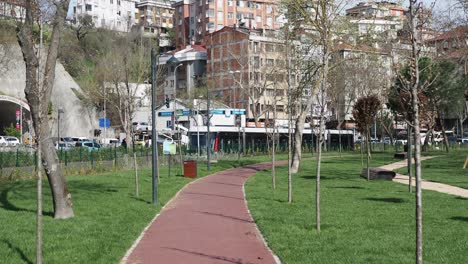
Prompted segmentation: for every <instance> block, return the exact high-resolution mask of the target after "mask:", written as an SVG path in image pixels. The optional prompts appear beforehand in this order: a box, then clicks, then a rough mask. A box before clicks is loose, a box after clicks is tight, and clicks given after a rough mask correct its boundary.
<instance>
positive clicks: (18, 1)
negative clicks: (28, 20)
mask: <svg viewBox="0 0 468 264" xmlns="http://www.w3.org/2000/svg"><path fill="white" fill-rule="evenodd" d="M24 6H25V2H24V1H23V0H3V1H1V2H0V19H21V20H22V19H24V18H25V17H26V10H25V8H24Z"/></svg>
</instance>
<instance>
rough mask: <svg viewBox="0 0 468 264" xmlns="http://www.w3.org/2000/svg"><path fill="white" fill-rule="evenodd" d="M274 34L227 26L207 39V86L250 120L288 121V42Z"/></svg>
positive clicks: (220, 98)
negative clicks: (286, 65) (245, 114)
mask: <svg viewBox="0 0 468 264" xmlns="http://www.w3.org/2000/svg"><path fill="white" fill-rule="evenodd" d="M275 34H277V33H275V32H274V31H268V30H258V29H249V28H245V27H244V28H240V27H236V26H232V27H223V28H222V29H221V30H218V31H215V32H213V33H211V34H209V35H208V36H207V37H206V47H207V72H206V77H207V83H208V86H209V87H210V90H212V91H213V97H214V98H218V100H223V101H224V103H225V104H226V105H229V106H230V107H231V108H234V109H239V108H242V109H246V110H247V118H250V119H251V120H252V119H254V118H260V119H269V118H272V113H271V112H272V111H271V110H273V107H275V108H276V112H277V118H278V119H283V120H285V119H287V113H286V111H287V109H286V108H287V77H286V76H287V75H286V67H285V61H286V58H285V55H284V54H285V46H284V42H283V41H281V40H280V38H278V37H277V36H275Z"/></svg>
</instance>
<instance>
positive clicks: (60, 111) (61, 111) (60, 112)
mask: <svg viewBox="0 0 468 264" xmlns="http://www.w3.org/2000/svg"><path fill="white" fill-rule="evenodd" d="M63 113H65V112H64V111H63V108H62V107H60V108H59V109H58V110H57V147H60V114H63Z"/></svg>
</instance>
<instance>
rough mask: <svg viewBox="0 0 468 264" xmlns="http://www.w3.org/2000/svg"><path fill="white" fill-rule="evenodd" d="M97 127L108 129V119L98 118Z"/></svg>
mask: <svg viewBox="0 0 468 264" xmlns="http://www.w3.org/2000/svg"><path fill="white" fill-rule="evenodd" d="M99 127H110V118H99Z"/></svg>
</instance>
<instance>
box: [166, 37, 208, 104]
mask: <svg viewBox="0 0 468 264" xmlns="http://www.w3.org/2000/svg"><path fill="white" fill-rule="evenodd" d="M159 65H160V66H165V67H164V70H165V71H166V73H165V81H164V83H163V87H164V95H163V96H164V97H166V96H167V97H168V98H170V99H172V98H174V97H176V98H184V99H190V98H192V97H193V96H194V94H195V92H196V91H195V90H196V88H197V87H198V86H200V85H201V84H202V79H203V76H204V75H205V65H206V49H205V48H204V47H202V46H200V45H193V46H192V45H188V46H187V47H186V48H185V49H182V50H176V51H169V52H167V53H165V54H163V55H161V56H160V57H159ZM179 65H180V66H179ZM177 66H179V67H177ZM176 67H177V68H176ZM192 99H193V98H192Z"/></svg>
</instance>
